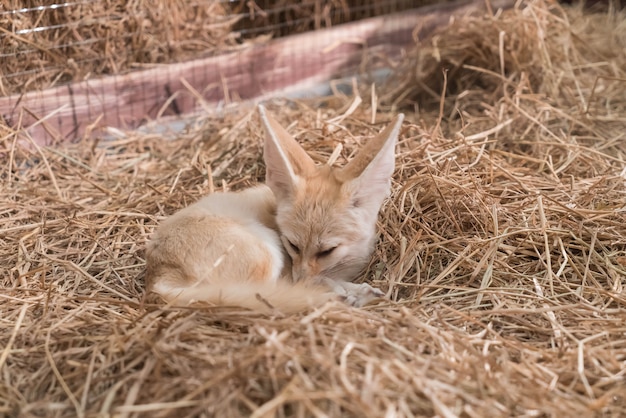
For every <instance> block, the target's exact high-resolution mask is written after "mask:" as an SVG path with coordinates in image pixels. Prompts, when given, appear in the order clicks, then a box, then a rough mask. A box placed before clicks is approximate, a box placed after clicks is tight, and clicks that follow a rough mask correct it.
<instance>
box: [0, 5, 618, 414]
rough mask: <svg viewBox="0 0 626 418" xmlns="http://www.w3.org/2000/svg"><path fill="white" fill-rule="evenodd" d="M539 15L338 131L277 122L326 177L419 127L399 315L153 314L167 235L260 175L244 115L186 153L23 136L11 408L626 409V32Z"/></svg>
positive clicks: (383, 276)
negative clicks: (171, 226)
mask: <svg viewBox="0 0 626 418" xmlns="http://www.w3.org/2000/svg"><path fill="white" fill-rule="evenodd" d="M524 6H525V7H523V8H518V9H515V10H511V11H508V12H503V13H498V14H497V15H487V16H475V17H466V18H463V19H459V20H458V21H456V22H453V23H452V26H451V27H450V28H448V29H446V30H443V31H440V32H439V33H438V34H437V35H436V36H435V37H434V38H432V39H427V40H423V41H422V42H421V45H420V47H419V48H418V49H417V50H416V51H415V52H413V53H411V54H409V56H407V58H406V60H405V61H403V62H401V63H399V64H398V66H399V68H398V71H397V74H398V75H397V76H396V78H395V79H394V81H393V82H392V83H389V85H387V86H383V87H380V88H378V90H377V94H378V95H377V96H376V97H377V98H378V99H379V100H378V106H377V109H378V112H377V114H376V115H372V112H373V110H372V108H369V107H366V106H364V105H362V106H361V107H359V108H358V109H356V111H354V112H353V113H352V114H350V115H349V116H347V117H346V118H339V119H337V120H340V121H341V122H338V123H339V124H340V125H339V126H335V125H332V126H333V127H332V128H331V125H329V124H328V122H327V121H329V120H330V119H332V118H334V117H337V116H341V115H342V114H343V113H345V111H346V110H347V109H350V104H351V103H352V101H353V98H351V97H344V96H341V95H336V96H335V97H331V98H327V99H319V100H317V101H309V102H298V103H288V102H281V101H275V102H274V103H273V106H271V110H272V111H273V112H275V113H278V114H279V117H280V119H281V121H282V122H283V123H285V124H289V123H292V125H291V128H290V130H291V132H293V133H294V134H295V135H296V136H297V138H298V139H299V140H300V141H301V142H302V143H303V144H304V146H305V147H306V148H307V149H308V150H310V151H311V153H312V155H313V156H314V157H315V158H316V159H318V160H319V161H325V159H326V158H328V157H329V156H330V155H331V153H332V151H333V149H335V147H336V146H337V145H338V144H342V146H343V152H342V154H341V155H340V156H339V158H338V162H339V163H343V162H345V159H346V158H349V157H350V156H351V155H352V153H353V152H355V151H356V150H357V149H358V148H359V144H360V143H362V141H364V140H365V137H366V136H367V135H371V134H372V133H373V132H375V131H376V130H378V129H380V127H381V126H382V125H383V124H384V123H385V122H386V121H388V120H389V119H390V118H391V117H392V115H393V114H394V113H395V112H396V111H397V110H398V109H399V108H402V110H403V111H404V112H406V113H408V117H407V119H408V120H409V122H407V123H406V125H405V127H404V129H403V132H402V140H401V142H400V144H399V146H398V165H397V170H396V175H395V181H394V192H393V196H392V198H391V199H390V201H389V202H388V204H387V205H386V208H385V209H384V211H383V214H382V216H381V217H380V229H381V234H380V244H379V245H378V249H377V252H376V254H375V256H374V258H373V261H372V263H371V265H370V267H369V269H368V271H367V272H366V273H365V274H364V275H363V277H362V279H364V280H369V281H372V282H373V283H374V284H375V285H377V286H380V287H381V288H383V289H385V290H387V291H388V293H389V295H390V297H391V300H392V301H388V302H384V301H383V302H380V303H379V304H376V305H373V306H371V307H368V308H365V309H350V308H346V307H343V306H340V305H331V306H325V307H323V308H321V309H318V310H315V311H312V312H303V313H302V314H299V315H294V316H283V315H281V314H280V313H278V312H277V313H276V314H275V315H270V316H261V315H256V314H251V313H249V312H244V311H242V310H241V309H237V308H214V307H202V308H194V309H174V308H167V309H166V308H163V304H161V303H160V302H159V301H158V300H156V299H155V298H153V297H145V295H144V290H143V271H144V267H145V265H144V260H143V248H144V243H145V241H146V238H147V237H148V235H149V233H150V232H151V231H152V230H153V229H154V226H155V225H156V224H157V223H158V221H159V220H161V219H163V217H164V216H166V215H168V214H171V213H172V212H174V211H175V210H177V209H179V208H181V207H183V206H185V205H187V204H189V203H191V202H193V201H195V200H197V199H198V198H199V197H200V196H201V195H203V194H206V193H208V192H209V191H212V190H219V189H222V188H231V189H238V188H242V187H245V186H247V185H249V184H253V183H256V182H257V181H259V180H260V179H262V177H263V170H264V169H263V166H262V162H261V158H260V143H261V138H260V134H259V131H260V130H259V127H258V121H257V119H256V116H255V114H254V112H253V111H252V110H250V109H243V108H242V109H240V110H239V111H237V112H235V113H233V114H229V115H226V116H224V117H223V118H220V119H211V118H206V119H204V120H202V121H199V122H198V123H197V124H196V125H193V126H190V127H189V129H188V130H187V131H185V132H184V133H181V134H179V135H176V136H175V137H174V138H172V139H171V140H163V138H162V137H158V136H155V135H147V134H139V133H136V132H129V133H125V134H121V135H120V136H118V137H117V138H116V139H114V140H110V141H104V140H102V141H100V142H99V143H93V142H82V143H80V144H75V145H70V146H67V147H64V148H57V149H52V148H41V149H38V148H33V149H31V150H24V149H19V148H17V147H16V146H15V144H16V133H15V132H12V131H6V130H5V131H4V132H3V133H2V142H1V144H2V145H1V146H2V150H1V152H2V155H3V158H2V169H1V170H2V171H1V173H0V175H1V181H2V188H1V196H2V198H1V200H0V201H1V202H2V203H1V207H0V213H1V218H0V231H1V233H0V260H2V261H1V263H2V265H1V266H2V267H1V269H0V272H1V274H2V286H3V290H2V292H1V293H2V294H1V296H0V371H1V373H0V376H2V378H1V380H0V414H4V415H6V416H23V417H36V416H46V417H75V416H79V417H94V416H116V417H131V416H141V417H191V416H203V417H210V416H219V417H239V416H254V417H264V416H277V417H291V416H317V417H324V416H330V417H338V416H354V417H383V416H387V417H404V416H439V417H457V416H459V417H509V416H520V417H530V416H535V417H548V416H553V417H557V416H558V417H564V416H581V417H583V416H585V417H587V416H597V417H619V416H623V415H624V412H625V410H626V393H625V391H626V389H625V388H626V383H625V381H624V380H625V373H626V326H625V324H626V294H625V290H624V286H625V284H626V283H625V280H626V216H625V210H626V207H625V205H626V192H625V191H626V184H625V183H626V171H625V167H626V164H625V161H626V145H625V144H626V142H625V140H626V138H624V135H626V133H625V132H626V130H625V129H624V128H625V126H626V50H625V49H624V48H623V46H624V44H626V23H625V22H626V19H624V17H625V16H624V14H623V13H622V14H618V13H616V12H611V13H606V12H597V13H592V12H585V13H583V12H582V10H581V9H578V8H574V9H569V8H568V9H562V8H560V7H558V6H556V5H554V4H553V3H552V2H543V1H532V2H529V3H528V4H524ZM443 68H445V69H447V70H448V72H447V79H448V82H447V84H444V83H443V82H442V80H443V73H442V69H443ZM444 86H445V87H446V88H447V92H448V93H447V95H446V98H445V100H442V99H441V97H440V93H441V91H443V89H444ZM363 87H364V91H370V88H369V86H368V87H367V88H365V86H363ZM376 97H375V98H374V99H376ZM364 103H370V101H369V100H364ZM373 117H374V119H375V120H376V123H375V124H374V125H371V124H370V121H371V119H372V118H373Z"/></svg>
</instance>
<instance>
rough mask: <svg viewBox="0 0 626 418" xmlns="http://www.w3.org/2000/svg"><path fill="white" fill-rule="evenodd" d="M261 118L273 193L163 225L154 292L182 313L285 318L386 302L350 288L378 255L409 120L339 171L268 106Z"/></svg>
mask: <svg viewBox="0 0 626 418" xmlns="http://www.w3.org/2000/svg"><path fill="white" fill-rule="evenodd" d="M259 114H260V117H261V122H262V124H263V127H264V128H265V133H266V138H265V147H264V160H265V165H266V179H265V183H266V184H265V185H261V186H257V187H252V188H249V189H246V190H243V191H240V192H225V193H213V194H211V195H209V196H206V197H205V198H203V199H201V200H200V201H198V202H197V203H195V204H193V205H191V206H189V207H187V208H185V209H182V210H181V211H179V212H177V213H176V214H174V215H173V216H172V217H170V218H169V219H167V220H166V221H165V222H163V224H162V225H161V226H160V227H159V228H158V229H157V230H156V232H155V234H154V236H153V238H152V239H151V241H150V242H149V243H148V246H147V250H146V262H147V273H146V279H147V282H148V286H149V288H151V290H152V291H154V292H156V293H158V294H160V295H161V296H162V297H163V298H164V299H166V300H167V301H169V302H170V303H172V304H176V305H184V304H188V303H191V302H193V301H205V302H210V303H213V304H218V305H228V306H241V307H246V308H250V309H254V310H269V309H271V308H276V309H278V310H279V311H280V312H284V313H289V312H294V311H299V310H302V309H305V308H307V307H313V306H319V305H321V304H323V303H324V302H325V301H328V300H332V299H340V300H343V301H345V302H347V303H349V304H351V305H354V306H362V305H364V304H365V303H367V302H369V301H370V300H372V299H374V298H376V297H379V296H382V295H383V293H382V292H381V291H380V290H378V289H375V288H373V287H371V286H369V285H367V284H354V283H351V281H352V280H354V279H355V277H356V275H357V274H358V273H359V272H360V271H361V270H362V269H363V268H364V267H365V265H366V264H367V263H368V261H369V258H370V256H371V254H372V251H373V249H374V242H375V238H376V219H377V217H378V212H379V210H380V207H381V205H382V203H383V200H384V199H385V197H386V196H387V195H388V194H389V189H390V183H391V181H390V179H391V175H392V172H393V169H394V159H395V158H394V154H395V144H396V139H397V137H398V133H399V131H400V127H401V124H402V120H403V115H402V114H400V115H398V116H397V117H396V118H395V120H394V121H393V122H391V124H390V125H389V126H388V127H387V128H386V129H385V130H384V131H383V132H381V133H380V134H379V135H378V136H376V137H375V138H373V139H370V140H369V141H368V142H367V143H366V145H365V146H364V147H363V149H362V150H361V152H360V153H359V154H358V155H357V156H356V157H355V158H354V159H353V160H352V161H350V162H349V163H348V164H347V165H346V166H345V167H344V168H342V169H338V168H333V167H331V166H329V165H321V166H316V164H315V163H314V162H313V160H312V159H311V158H310V157H309V156H308V155H307V153H306V152H305V151H304V149H302V148H301V147H300V145H299V144H298V143H297V142H296V141H295V139H294V138H293V137H292V136H291V135H289V134H288V133H287V131H286V130H285V129H283V128H282V127H281V126H280V125H279V124H278V123H277V122H276V121H275V120H274V119H273V118H272V117H271V116H270V115H268V114H267V113H266V111H265V108H264V107H263V106H259ZM285 252H286V253H287V255H286V254H285Z"/></svg>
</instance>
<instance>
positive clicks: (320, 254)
mask: <svg viewBox="0 0 626 418" xmlns="http://www.w3.org/2000/svg"><path fill="white" fill-rule="evenodd" d="M335 249H337V246H334V247H331V248H328V249H326V250H324V251H320V252H318V253H317V254H316V256H317V258H323V257H328V256H329V255H331V254H332V253H333V251H335Z"/></svg>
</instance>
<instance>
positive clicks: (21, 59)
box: [0, 0, 436, 96]
mask: <svg viewBox="0 0 626 418" xmlns="http://www.w3.org/2000/svg"><path fill="white" fill-rule="evenodd" d="M435 2H436V1H435V0H419V1H416V0H394V1H389V0H368V1H363V0H304V1H299V2H293V1H287V0H271V1H267V0H264V1H257V2H255V1H243V0H241V1H236V0H235V1H228V0H135V1H126V2H125V1H117V0H78V1H52V2H51V1H42V0H36V1H31V2H23V1H15V0H9V1H4V2H3V3H2V4H0V74H2V75H3V77H2V78H0V96H7V95H10V94H22V93H25V92H28V91H33V90H37V89H44V88H48V87H53V86H56V85H59V84H63V83H68V82H72V81H82V80H86V79H93V78H97V77H100V76H103V75H110V74H122V73H127V72H129V71H132V70H134V69H139V68H145V67H147V66H155V65H163V64H168V63H174V62H180V61H185V60H190V59H196V58H200V57H205V56H210V55H214V54H216V53H224V52H227V51H233V50H237V49H239V48H243V47H246V46H248V45H249V44H250V43H254V42H255V41H256V40H257V37H259V36H262V39H264V38H267V36H281V35H288V34H292V33H300V32H304V31H307V30H311V29H319V28H323V27H329V26H333V25H335V24H338V23H344V22H350V21H354V20H358V19H363V18H366V17H371V16H377V15H381V14H384V13H390V12H394V11H399V10H406V9H408V8H412V7H416V6H418V5H421V4H429V3H431V4H432V3H435Z"/></svg>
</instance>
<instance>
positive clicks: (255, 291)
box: [152, 282, 338, 314]
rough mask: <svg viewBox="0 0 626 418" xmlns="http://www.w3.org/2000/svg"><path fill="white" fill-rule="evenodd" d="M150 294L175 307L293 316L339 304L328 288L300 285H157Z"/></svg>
mask: <svg viewBox="0 0 626 418" xmlns="http://www.w3.org/2000/svg"><path fill="white" fill-rule="evenodd" d="M152 291H153V292H155V293H157V294H159V295H161V297H163V298H164V299H165V300H166V301H167V302H168V303H170V304H172V305H174V306H185V305H189V304H190V303H193V302H207V303H210V304H213V305H218V306H238V307H242V308H247V309H251V310H254V311H258V312H272V311H278V312H280V313H285V314H288V313H295V312H299V311H303V310H306V309H309V308H314V307H318V306H321V305H323V304H324V303H326V302H328V301H331V300H338V295H337V294H336V293H334V292H332V291H330V290H329V289H327V288H324V287H321V286H316V285H310V284H302V283H295V284H292V283H285V282H278V283H254V282H252V283H250V282H244V283H207V282H200V283H197V284H195V285H190V286H180V285H179V286H172V285H169V284H166V283H163V282H156V283H155V284H154V286H153V287H152Z"/></svg>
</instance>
